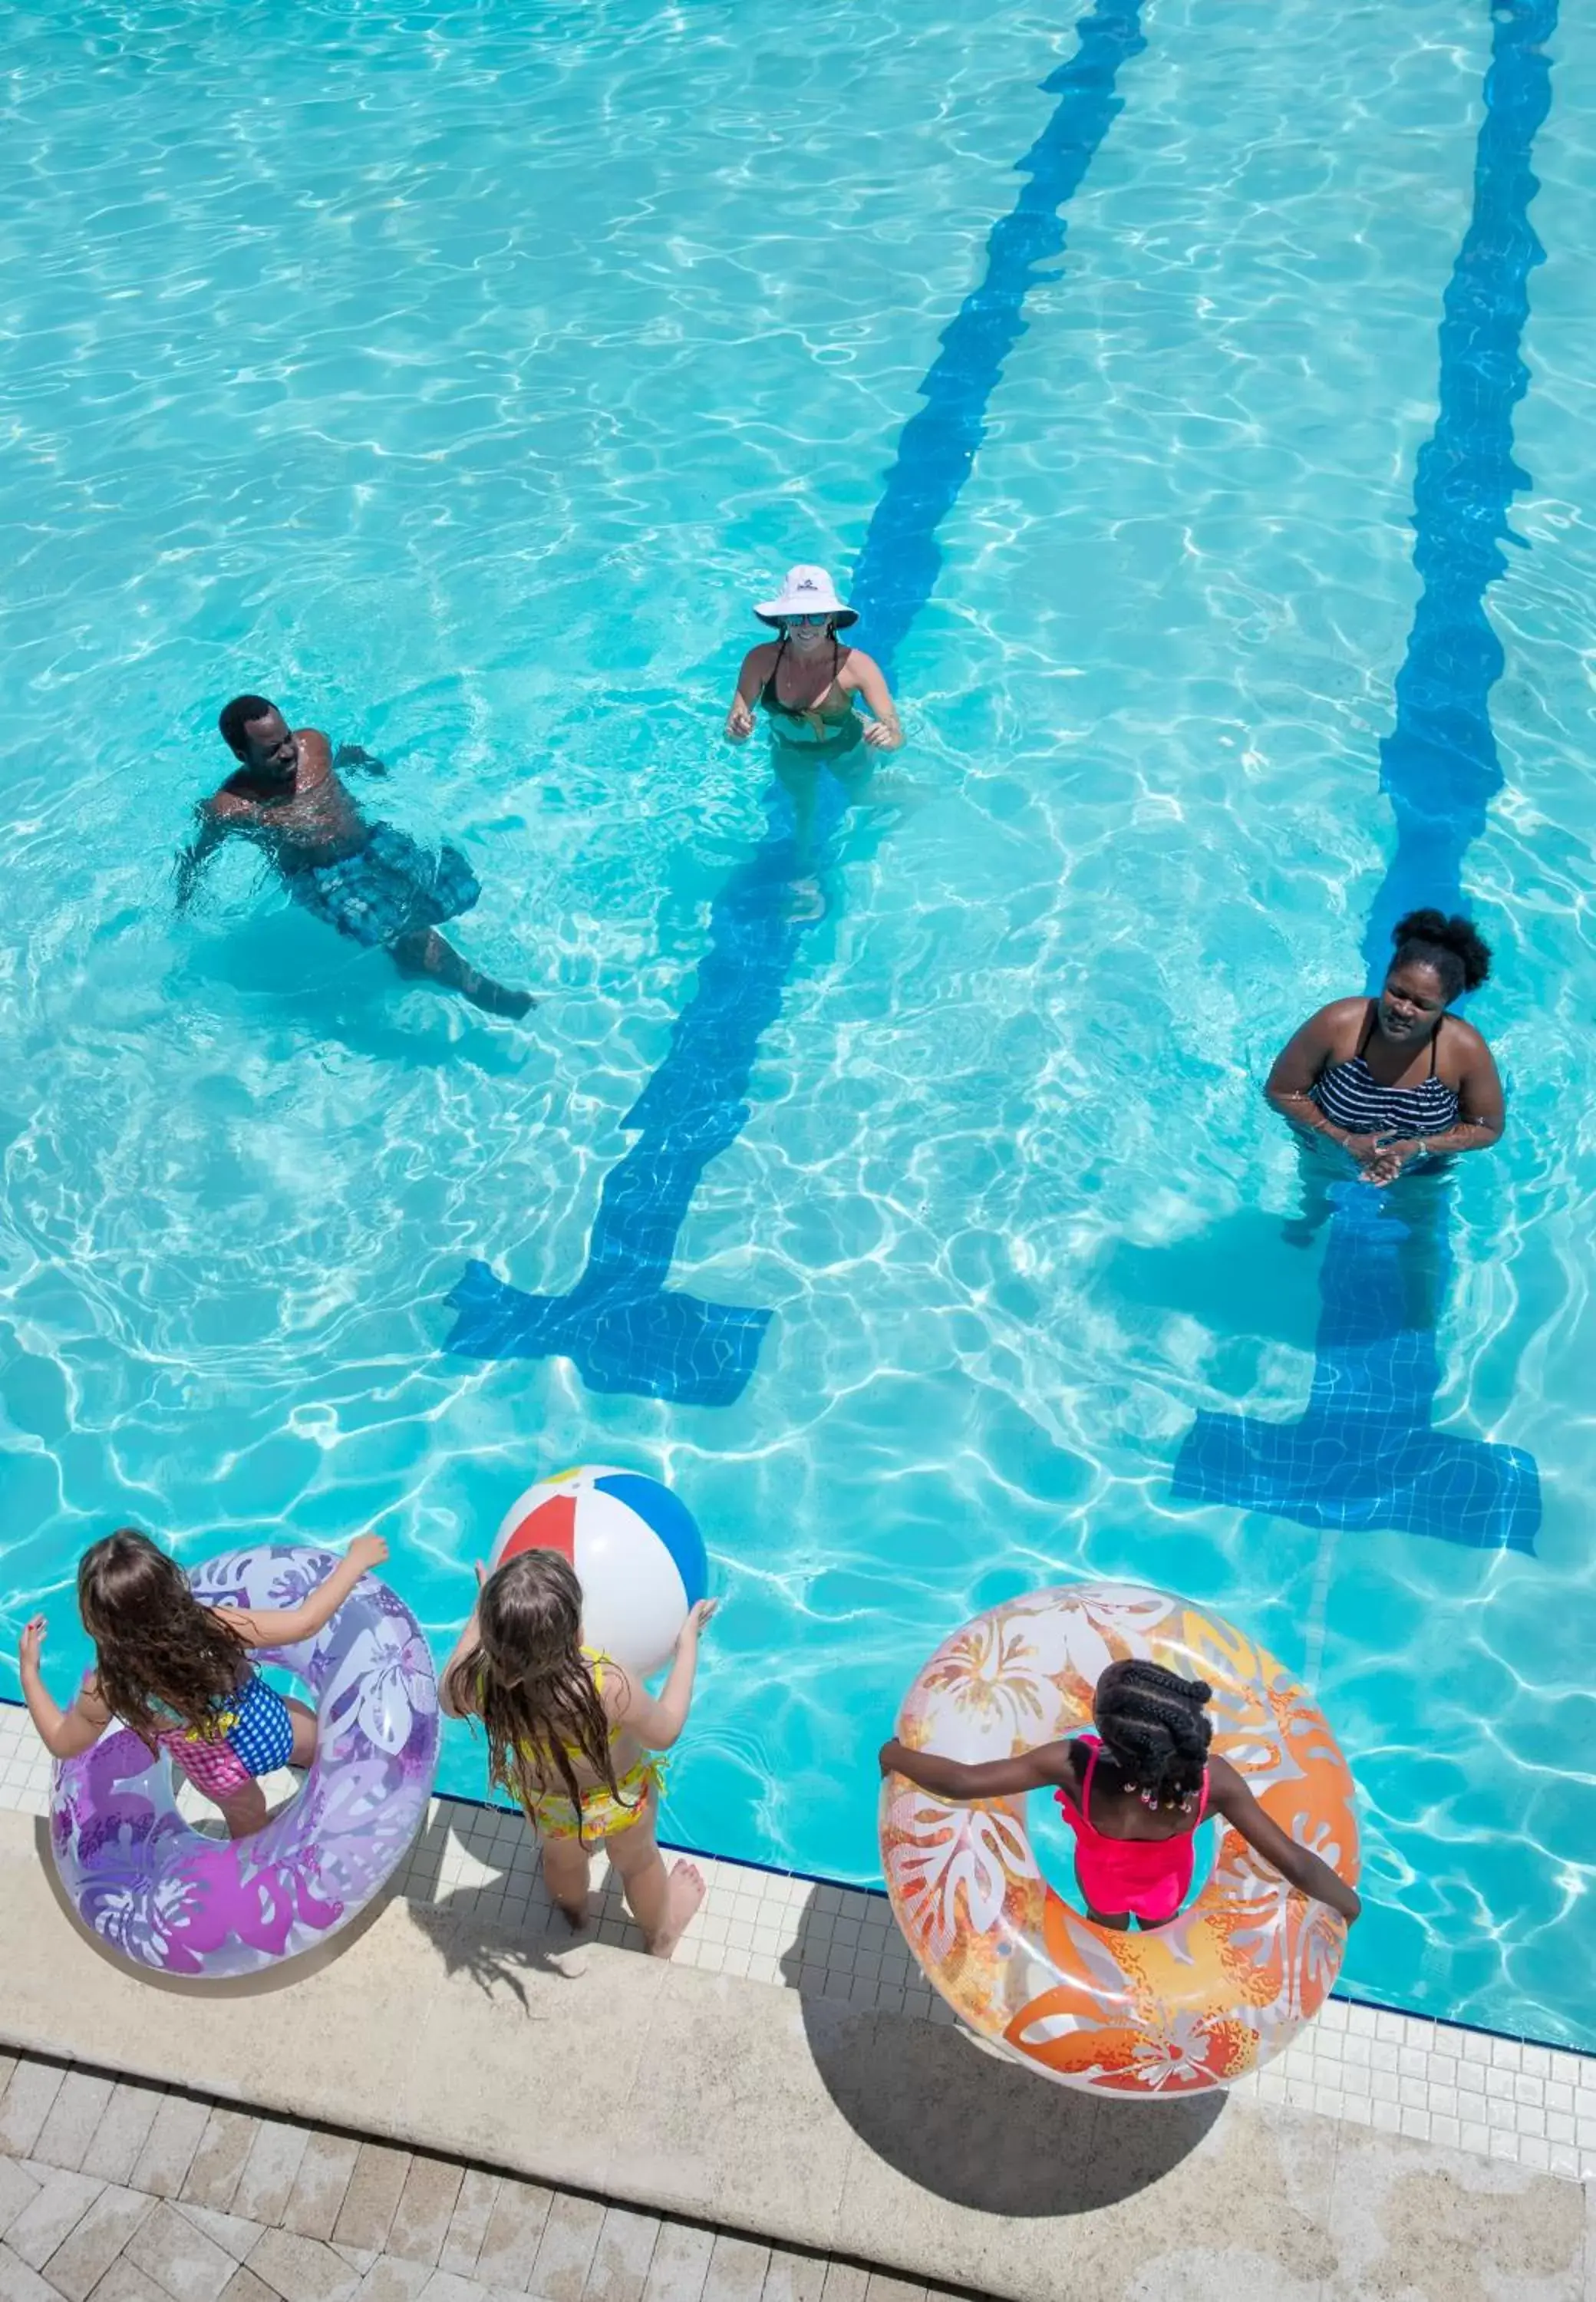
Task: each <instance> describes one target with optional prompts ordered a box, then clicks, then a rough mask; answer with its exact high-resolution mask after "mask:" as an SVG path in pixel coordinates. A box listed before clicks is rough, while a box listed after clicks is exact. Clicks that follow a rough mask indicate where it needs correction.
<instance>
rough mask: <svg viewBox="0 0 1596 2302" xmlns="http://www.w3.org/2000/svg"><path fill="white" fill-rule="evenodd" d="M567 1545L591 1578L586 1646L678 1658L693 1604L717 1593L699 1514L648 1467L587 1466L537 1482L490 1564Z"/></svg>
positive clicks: (583, 1580) (645, 1658) (623, 1658)
mask: <svg viewBox="0 0 1596 2302" xmlns="http://www.w3.org/2000/svg"><path fill="white" fill-rule="evenodd" d="M523 1550H558V1551H559V1555H560V1557H561V1558H568V1559H569V1560H570V1562H571V1565H572V1566H573V1567H575V1570H576V1579H577V1581H578V1582H579V1583H580V1584H581V1585H582V1635H583V1637H584V1640H585V1641H586V1642H587V1644H588V1645H589V1646H592V1647H600V1648H601V1649H602V1650H603V1651H604V1653H606V1654H609V1655H613V1656H614V1657H615V1659H616V1660H617V1662H622V1663H625V1664H626V1667H627V1668H628V1669H630V1670H634V1671H638V1672H640V1673H641V1672H645V1671H651V1670H658V1669H659V1666H660V1665H661V1663H664V1662H667V1661H668V1660H669V1658H670V1653H671V1650H672V1649H673V1648H674V1647H675V1645H676V1640H677V1639H678V1637H679V1636H680V1635H681V1629H682V1626H683V1624H684V1623H685V1621H686V1619H687V1610H688V1609H689V1608H690V1607H693V1606H696V1605H697V1603H698V1601H699V1600H701V1599H705V1598H708V1596H709V1593H710V1562H709V1559H708V1558H707V1557H706V1556H705V1552H704V1539H703V1537H702V1535H701V1533H699V1531H698V1526H697V1523H696V1521H695V1520H694V1518H693V1514H692V1512H691V1511H690V1510H689V1509H688V1508H687V1506H686V1504H685V1503H684V1502H679V1501H678V1500H677V1499H676V1496H675V1495H673V1494H672V1493H671V1491H670V1489H669V1488H668V1487H662V1486H661V1485H660V1483H659V1480H658V1479H649V1478H645V1477H644V1476H643V1474H642V1472H641V1471H616V1470H611V1469H609V1467H607V1466H605V1465H603V1464H601V1463H584V1464H581V1465H580V1466H578V1467H577V1468H576V1469H575V1470H574V1471H562V1472H560V1473H559V1476H558V1477H556V1478H552V1479H540V1480H539V1482H538V1483H537V1485H536V1486H535V1487H528V1488H527V1490H526V1492H525V1494H524V1495H521V1496H519V1497H518V1498H517V1500H516V1501H515V1502H514V1503H513V1504H512V1505H511V1507H510V1508H509V1510H508V1512H507V1513H506V1515H505V1518H504V1523H503V1525H501V1526H500V1530H499V1532H498V1533H497V1534H496V1535H495V1536H494V1538H493V1550H492V1557H491V1562H490V1563H491V1566H493V1567H501V1566H502V1565H503V1564H504V1561H505V1560H506V1559H507V1558H516V1557H517V1555H518V1554H519V1553H520V1552H521V1551H523Z"/></svg>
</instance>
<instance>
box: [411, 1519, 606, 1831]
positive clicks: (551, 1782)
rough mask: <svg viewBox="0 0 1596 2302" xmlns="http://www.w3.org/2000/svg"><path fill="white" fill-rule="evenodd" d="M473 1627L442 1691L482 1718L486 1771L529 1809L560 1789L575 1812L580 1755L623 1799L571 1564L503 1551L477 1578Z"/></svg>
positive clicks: (553, 1556)
mask: <svg viewBox="0 0 1596 2302" xmlns="http://www.w3.org/2000/svg"><path fill="white" fill-rule="evenodd" d="M476 1627H477V1643H476V1645H475V1647H473V1648H471V1649H470V1650H469V1651H468V1652H466V1654H463V1655H462V1656H461V1657H460V1659H459V1660H458V1662H457V1663H456V1664H455V1665H454V1667H453V1668H452V1669H451V1670H450V1672H449V1699H450V1701H452V1702H453V1703H454V1704H455V1706H456V1708H457V1709H458V1710H465V1711H469V1712H472V1713H475V1716H476V1717H478V1718H481V1720H482V1722H483V1727H484V1728H485V1729H486V1732H487V1737H488V1772H489V1775H490V1777H491V1779H492V1780H493V1781H494V1782H496V1783H500V1784H502V1785H503V1786H504V1788H505V1789H506V1790H507V1791H508V1792H509V1794H510V1795H511V1797H512V1798H515V1799H517V1800H518V1801H519V1802H520V1803H521V1804H522V1806H524V1807H526V1808H528V1809H530V1808H532V1807H533V1806H534V1805H535V1804H536V1802H537V1801H538V1800H539V1799H540V1798H543V1797H546V1796H547V1795H548V1794H549V1793H550V1792H551V1791H553V1792H557V1793H563V1794H564V1795H565V1797H567V1798H568V1799H569V1800H570V1802H571V1804H572V1806H573V1807H574V1808H575V1811H576V1812H577V1814H578V1816H580V1814H581V1812H582V1786H581V1785H580V1783H579V1782H578V1781H577V1779H576V1770H575V1766H574V1764H573V1760H574V1758H575V1757H578V1756H579V1757H581V1758H583V1759H584V1760H586V1761H587V1764H588V1765H589V1766H590V1767H591V1768H592V1770H593V1772H594V1774H595V1775H596V1776H597V1777H598V1778H599V1780H600V1781H601V1783H602V1784H603V1785H605V1787H606V1788H607V1789H608V1790H609V1793H610V1794H611V1796H612V1797H614V1798H617V1799H618V1798H620V1785H619V1784H618V1783H617V1780H616V1774H615V1759H614V1756H613V1752H612V1749H611V1743H610V1727H609V1712H608V1711H607V1710H605V1708H604V1704H603V1701H602V1700H601V1696H600V1693H599V1690H598V1688H597V1687H596V1686H595V1684H593V1675H592V1668H591V1667H590V1665H589V1663H588V1661H587V1659H586V1658H585V1657H584V1654H583V1652H582V1585H581V1584H580V1583H578V1581H577V1580H576V1575H575V1570H574V1569H573V1568H572V1567H570V1566H569V1565H568V1564H567V1561H566V1560H565V1559H563V1558H560V1556H559V1553H558V1552H557V1551H553V1550H524V1551H522V1552H521V1553H520V1555H519V1556H518V1557H517V1558H507V1559H506V1560H505V1562H504V1565H503V1566H502V1567H500V1568H499V1569H498V1571H497V1573H495V1574H493V1575H490V1576H489V1577H488V1580H487V1582H486V1583H485V1584H483V1592H482V1596H481V1598H480V1599H479V1600H477V1604H476ZM609 1668H612V1669H613V1668H616V1666H615V1665H613V1664H611V1665H610V1666H609ZM639 1795H640V1796H641V1795H642V1794H639ZM626 1803H627V1802H626V1801H625V1800H622V1804H623V1805H624V1804H626Z"/></svg>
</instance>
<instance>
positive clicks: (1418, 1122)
mask: <svg viewBox="0 0 1596 2302" xmlns="http://www.w3.org/2000/svg"><path fill="white" fill-rule="evenodd" d="M1391 940H1392V942H1393V943H1394V944H1395V945H1396V952H1395V955H1394V956H1393V958H1392V960H1391V963H1390V968H1389V969H1388V970H1387V971H1386V978H1385V981H1384V983H1383V985H1382V987H1381V990H1380V994H1379V996H1378V997H1377V998H1373V999H1332V1000H1331V1003H1330V1004H1329V1006H1328V1007H1321V1008H1320V1010H1319V1012H1318V1013H1317V1014H1316V1015H1310V1016H1309V1018H1308V1020H1307V1021H1306V1023H1305V1024H1304V1025H1303V1026H1302V1028H1301V1029H1300V1030H1298V1032H1296V1033H1295V1035H1294V1036H1293V1037H1292V1038H1291V1039H1290V1040H1289V1042H1288V1044H1287V1045H1286V1046H1284V1047H1282V1048H1281V1052H1280V1054H1278V1055H1277V1056H1276V1058H1275V1063H1274V1069H1273V1071H1271V1072H1270V1074H1269V1079H1268V1083H1267V1085H1266V1086H1265V1088H1264V1093H1265V1095H1267V1096H1268V1097H1269V1100H1270V1102H1271V1103H1272V1104H1273V1105H1274V1108H1275V1109H1276V1111H1278V1112H1281V1113H1283V1114H1284V1115H1285V1117H1286V1118H1288V1119H1289V1121H1290V1122H1291V1123H1292V1125H1293V1126H1294V1127H1298V1128H1300V1129H1301V1130H1303V1131H1304V1133H1305V1134H1306V1135H1316V1136H1321V1137H1323V1138H1324V1139H1325V1140H1326V1141H1327V1142H1329V1143H1331V1144H1334V1145H1336V1146H1337V1147H1339V1148H1340V1149H1341V1150H1343V1151H1348V1152H1350V1154H1351V1155H1352V1157H1353V1158H1354V1159H1355V1160H1356V1161H1357V1165H1358V1168H1359V1170H1360V1172H1361V1173H1362V1176H1363V1180H1364V1181H1365V1183H1373V1184H1374V1185H1376V1186H1378V1187H1381V1188H1383V1187H1384V1186H1385V1185H1386V1184H1388V1183H1393V1182H1395V1180H1396V1179H1397V1177H1398V1176H1399V1175H1400V1174H1402V1173H1403V1172H1405V1171H1406V1172H1432V1173H1433V1172H1438V1171H1439V1170H1441V1167H1442V1166H1443V1165H1444V1164H1445V1160H1446V1157H1447V1155H1449V1154H1450V1153H1452V1152H1454V1151H1483V1149H1484V1148H1485V1147H1486V1145H1487V1144H1490V1143H1495V1142H1496V1141H1497V1140H1498V1139H1499V1137H1500V1135H1501V1131H1502V1123H1503V1114H1502V1083H1501V1080H1499V1077H1498V1076H1497V1069H1496V1065H1495V1063H1493V1062H1492V1061H1491V1050H1490V1048H1489V1047H1488V1046H1486V1045H1485V1042H1484V1040H1483V1038H1481V1037H1480V1035H1479V1033H1478V1032H1477V1031H1476V1030H1475V1029H1474V1025H1473V1024H1472V1023H1466V1022H1465V1021H1463V1018H1462V1017H1461V1016H1460V1015H1454V1014H1452V1013H1451V1012H1449V1011H1450V1008H1451V1004H1452V1002H1453V1000H1454V999H1456V998H1457V996H1458V995H1459V994H1460V993H1461V992H1465V991H1475V990H1477V989H1478V988H1479V987H1480V985H1481V984H1482V983H1483V982H1484V980H1485V979H1486V977H1487V975H1489V973H1490V972H1491V953H1490V950H1489V947H1488V946H1487V945H1486V944H1485V942H1484V940H1483V937H1481V936H1480V935H1479V933H1478V932H1477V931H1476V929H1475V928H1474V925H1473V924H1472V922H1471V921H1469V920H1466V919H1461V918H1453V919H1448V918H1447V917H1446V915H1445V914H1444V912H1408V914H1407V918H1406V919H1403V920H1398V922H1397V925H1396V928H1395V929H1394V931H1393V933H1392V937H1391ZM1310 1196H1311V1197H1312V1200H1313V1205H1312V1206H1310V1208H1309V1210H1308V1212H1307V1213H1306V1215H1305V1218H1304V1222H1303V1224H1302V1225H1299V1226H1294V1227H1293V1230H1292V1231H1291V1232H1290V1233H1289V1236H1292V1237H1294V1238H1297V1239H1301V1238H1303V1237H1305V1236H1311V1235H1312V1232H1313V1231H1314V1230H1315V1228H1316V1226H1317V1224H1318V1223H1319V1222H1323V1218H1324V1216H1325V1214H1328V1213H1329V1205H1328V1202H1327V1201H1324V1198H1323V1186H1322V1185H1321V1186H1320V1187H1319V1188H1318V1189H1316V1190H1311V1193H1310Z"/></svg>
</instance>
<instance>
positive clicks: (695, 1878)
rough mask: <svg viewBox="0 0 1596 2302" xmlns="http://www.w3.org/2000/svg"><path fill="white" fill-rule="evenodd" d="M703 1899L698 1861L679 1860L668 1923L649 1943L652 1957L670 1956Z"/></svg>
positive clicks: (668, 1909) (671, 1891)
mask: <svg viewBox="0 0 1596 2302" xmlns="http://www.w3.org/2000/svg"><path fill="white" fill-rule="evenodd" d="M703 1899H704V1874H703V1872H702V1871H701V1869H699V1867H698V1865H697V1863H696V1862H678V1863H677V1864H676V1868H675V1869H673V1870H672V1872H671V1874H670V1895H669V1899H668V1902H667V1903H666V1911H667V1917H666V1920H665V1924H664V1925H663V1926H662V1927H661V1928H660V1929H659V1933H658V1934H657V1935H656V1936H655V1937H653V1939H652V1941H651V1943H650V1944H649V1956H650V1957H651V1958H668V1957H669V1956H670V1954H671V1953H672V1951H673V1950H675V1948H676V1945H677V1944H678V1943H679V1942H680V1941H681V1939H682V1936H683V1934H684V1932H685V1928H686V1926H687V1922H688V1920H690V1919H691V1918H692V1916H693V1912H694V1911H696V1910H697V1908H698V1906H699V1904H700V1903H701V1902H702V1901H703Z"/></svg>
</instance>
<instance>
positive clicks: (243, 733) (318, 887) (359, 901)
mask: <svg viewBox="0 0 1596 2302" xmlns="http://www.w3.org/2000/svg"><path fill="white" fill-rule="evenodd" d="M216 724H217V726H218V727H220V729H221V731H222V736H223V742H224V743H225V744H226V745H227V747H228V749H229V751H231V753H232V754H233V757H234V758H235V759H236V760H238V762H239V765H238V767H237V769H235V770H234V772H233V773H232V774H231V776H229V777H228V778H227V781H226V782H225V783H224V784H223V786H222V788H221V790H220V791H218V792H215V793H214V794H213V795H212V796H211V797H210V798H209V799H207V800H206V801H205V802H203V804H202V805H201V807H200V808H199V810H198V815H199V829H198V831H197V833H196V835H195V836H194V839H193V841H192V842H191V844H189V846H188V847H187V848H185V850H184V851H183V853H182V854H181V856H180V857H179V858H178V867H177V903H178V909H179V910H180V911H181V910H182V908H183V906H184V905H185V904H186V903H188V901H189V896H190V895H192V894H193V892H194V886H195V883H196V881H197V878H198V877H199V874H200V871H201V870H203V868H204V866H205V863H206V860H207V858H208V857H209V856H210V855H211V854H212V853H213V852H214V850H215V849H216V848H217V847H219V846H220V845H221V844H222V842H223V840H224V839H228V838H231V837H232V836H235V835H237V836H239V837H242V838H245V839H252V840H253V841H254V842H255V844H256V846H258V847H260V848H262V849H264V850H265V853H266V854H267V855H268V856H269V857H270V858H271V860H272V861H273V863H274V864H275V865H276V867H277V869H278V870H279V871H280V872H281V874H282V878H283V880H284V882H285V884H286V886H287V887H288V891H289V893H290V895H292V896H293V898H294V900H295V902H296V903H303V904H304V906H305V908H306V910H307V911H308V912H315V916H316V917H317V919H319V920H325V921H326V923H327V925H328V926H329V927H331V928H337V929H338V932H339V933H340V935H347V936H351V937H353V938H354V940H355V941H356V942H357V943H363V944H365V945H367V946H368V947H370V948H373V949H374V948H376V946H378V945H381V946H382V949H383V950H385V951H386V952H387V954H388V955H389V957H390V958H391V960H392V961H393V962H394V965H395V966H396V967H397V968H398V969H399V972H400V973H401V974H402V975H413V976H424V977H426V978H428V979H430V980H431V981H433V983H436V984H439V985H441V986H443V987H447V988H448V989H449V990H450V991H458V992H460V993H462V994H463V995H464V996H465V997H466V998H467V999H469V1000H470V1001H471V1003H472V1004H473V1006H475V1007H483V1008H485V1009H486V1010H487V1012H488V1013H489V1014H490V1015H511V1016H519V1015H525V1012H526V1011H527V1009H528V1008H529V1007H531V1006H532V1005H533V1004H534V1003H533V997H532V994H531V993H530V992H528V991H510V990H507V989H506V987H504V985H503V984H501V983H494V982H491V980H490V979H489V978H488V977H487V976H485V975H482V974H479V973H478V971H477V970H476V969H475V967H473V966H472V965H471V964H470V962H468V961H467V960H465V959H463V958H462V957H461V956H460V954H459V953H458V951H456V949H455V948H454V945H452V944H449V943H445V941H444V940H443V937H441V935H440V934H439V933H438V924H439V922H440V920H452V919H455V918H458V915H459V913H460V912H468V911H469V910H470V909H471V906H472V905H473V903H475V901H476V899H477V897H478V895H480V894H481V893H482V889H481V887H480V886H479V885H478V883H477V878H476V875H475V872H474V871H473V870H472V869H471V866H470V864H469V863H467V862H466V858H465V857H464V856H463V855H462V854H461V853H459V851H458V848H454V847H449V846H447V845H446V846H443V847H441V848H440V849H439V850H438V853H436V855H432V854H429V853H428V852H427V850H426V849H425V848H424V847H422V846H420V845H419V844H417V843H416V841H415V840H414V839H412V838H411V837H410V835H409V834H408V832H405V831H399V830H398V829H397V828H395V827H394V825H392V824H391V823H368V822H367V821H366V819H365V817H364V816H363V815H362V814H361V812H360V810H359V808H358V807H357V805H356V803H355V802H354V800H353V799H351V798H350V796H349V793H348V791H347V790H346V789H345V788H344V786H343V783H342V781H341V780H340V775H339V770H340V768H341V769H345V770H346V771H347V770H349V769H351V768H357V769H363V770H364V771H365V773H366V774H368V775H382V773H384V772H385V770H384V769H383V767H382V761H381V760H374V759H373V758H372V757H371V756H370V754H369V753H368V752H362V751H361V750H359V749H358V747H357V746H355V745H346V746H344V747H343V748H342V749H341V750H340V752H339V754H338V757H337V758H336V759H334V758H333V757H332V747H331V745H330V744H329V743H328V741H327V738H326V737H325V735H322V734H321V733H320V732H319V731H318V730H317V729H316V728H315V727H301V728H299V729H298V731H297V732H296V731H295V730H294V729H292V728H290V727H289V725H288V723H287V721H286V720H285V719H284V718H283V716H282V714H281V711H279V710H278V709H277V706H276V705H275V704H274V703H268V702H267V701H266V699H265V696H264V695H235V696H234V698H233V700H232V702H231V703H230V704H228V705H227V706H226V708H225V710H223V714H222V717H221V718H220V719H219V720H218V721H217V723H216Z"/></svg>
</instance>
